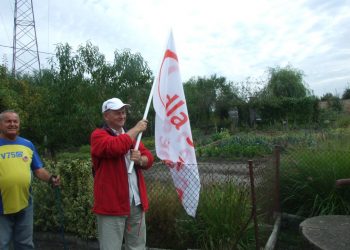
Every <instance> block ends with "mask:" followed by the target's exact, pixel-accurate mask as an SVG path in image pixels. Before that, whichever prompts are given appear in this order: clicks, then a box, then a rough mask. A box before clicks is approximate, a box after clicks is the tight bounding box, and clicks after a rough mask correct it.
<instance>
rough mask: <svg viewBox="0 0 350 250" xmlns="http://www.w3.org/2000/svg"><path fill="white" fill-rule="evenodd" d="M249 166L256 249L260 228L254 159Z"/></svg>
mask: <svg viewBox="0 0 350 250" xmlns="http://www.w3.org/2000/svg"><path fill="white" fill-rule="evenodd" d="M248 166H249V177H250V188H251V197H252V215H253V220H254V233H255V249H256V250H259V228H258V220H257V216H256V197H255V185H254V182H255V180H254V172H253V161H252V160H249V161H248Z"/></svg>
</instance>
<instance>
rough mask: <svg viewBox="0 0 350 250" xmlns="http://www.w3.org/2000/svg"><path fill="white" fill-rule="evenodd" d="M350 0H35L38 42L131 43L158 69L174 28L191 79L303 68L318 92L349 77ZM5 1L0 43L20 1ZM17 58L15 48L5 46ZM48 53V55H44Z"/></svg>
mask: <svg viewBox="0 0 350 250" xmlns="http://www.w3.org/2000/svg"><path fill="white" fill-rule="evenodd" d="M349 3H350V2H349V0H334V1H320V0H294V1H279V0H246V1H241V2H237V1H233V2H232V1H228V0H216V1H209V0H207V1H206V0H191V1H188V0H178V1H170V0H149V1H144V0H133V1H130V0H119V1H115V0H75V1H68V0H61V1H52V0H51V1H50V0H48V1H44V2H42V1H38V0H34V8H35V16H36V27H37V34H38V42H39V49H40V50H42V51H49V52H54V48H55V44H57V43H66V42H67V43H69V44H70V45H71V46H72V47H73V48H74V49H76V48H77V47H78V46H79V45H84V44H85V43H86V41H91V42H92V43H93V44H94V45H96V46H98V47H99V49H100V51H101V52H102V53H103V54H105V55H106V57H107V59H108V60H110V61H111V60H113V52H114V51H115V50H116V49H118V50H123V49H125V48H130V49H131V51H132V52H133V53H141V55H142V56H143V57H144V59H145V60H146V61H147V62H148V63H149V65H150V67H151V69H152V70H153V71H154V73H156V70H157V67H158V66H159V63H160V60H161V56H162V54H163V52H164V48H165V44H166V41H167V36H168V33H169V31H170V29H171V28H172V29H173V32H174V37H175V43H176V49H177V53H178V57H179V60H180V68H181V72H182V78H183V80H184V81H186V80H188V79H189V78H190V77H192V76H210V75H212V74H217V75H219V76H225V77H226V78H227V79H228V80H231V81H243V80H245V79H246V78H247V77H253V78H259V77H260V76H262V75H264V74H266V69H267V68H269V67H276V66H281V67H283V66H286V65H287V64H291V65H292V66H293V67H295V68H298V69H300V70H302V71H304V73H305V75H306V77H305V81H306V82H307V83H308V85H309V86H310V88H311V89H312V90H314V92H315V94H317V95H322V94H324V93H326V92H333V93H334V92H335V91H337V92H338V93H342V91H343V90H344V89H345V88H346V87H348V83H349V82H350V43H349V42H348V39H349V37H350V31H349V29H348V28H347V27H348V24H349V22H350V4H349ZM11 4H13V3H11V1H10V0H8V1H7V2H6V1H3V6H4V8H1V10H0V21H1V25H0V32H1V33H3V34H6V33H7V34H8V35H6V36H5V35H3V36H1V37H0V44H2V45H12V41H11V39H12V29H13V6H11ZM0 54H1V55H3V54H6V55H7V57H8V59H10V58H11V50H10V49H6V48H3V47H0ZM44 57H47V56H44Z"/></svg>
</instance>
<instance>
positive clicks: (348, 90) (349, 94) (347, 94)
mask: <svg viewBox="0 0 350 250" xmlns="http://www.w3.org/2000/svg"><path fill="white" fill-rule="evenodd" d="M341 99H343V100H346V99H350V87H347V88H346V89H345V90H344V93H343V95H342V98H341Z"/></svg>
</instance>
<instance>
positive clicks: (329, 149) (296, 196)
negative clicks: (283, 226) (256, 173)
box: [281, 132, 350, 217]
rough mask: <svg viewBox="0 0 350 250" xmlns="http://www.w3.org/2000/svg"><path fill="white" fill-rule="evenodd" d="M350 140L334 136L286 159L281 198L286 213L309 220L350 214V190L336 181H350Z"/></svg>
mask: <svg viewBox="0 0 350 250" xmlns="http://www.w3.org/2000/svg"><path fill="white" fill-rule="evenodd" d="M349 145H350V137H349V135H348V134H345V133H343V132H342V133H341V134H337V133H336V134H331V135H326V136H323V137H321V138H319V140H318V143H317V145H315V146H313V147H308V148H305V147H303V148H299V147H296V148H294V149H293V150H291V151H289V152H288V154H286V155H283V156H282V161H281V197H282V207H283V209H284V211H285V212H289V213H293V214H298V215H301V216H305V217H310V216H316V215H325V214H349V213H350V187H344V188H336V187H335V181H336V180H337V179H342V178H350V146H349Z"/></svg>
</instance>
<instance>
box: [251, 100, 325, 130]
mask: <svg viewBox="0 0 350 250" xmlns="http://www.w3.org/2000/svg"><path fill="white" fill-rule="evenodd" d="M251 106H252V107H254V108H255V109H256V110H257V112H258V113H259V114H260V116H261V117H262V121H261V123H262V124H266V125H267V124H274V123H281V122H282V121H286V122H288V123H289V124H292V125H293V124H297V125H310V124H313V123H315V122H316V121H318V118H319V107H318V99H317V98H315V97H304V98H289V97H281V98H277V97H270V98H263V99H256V100H253V101H252V102H251Z"/></svg>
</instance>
